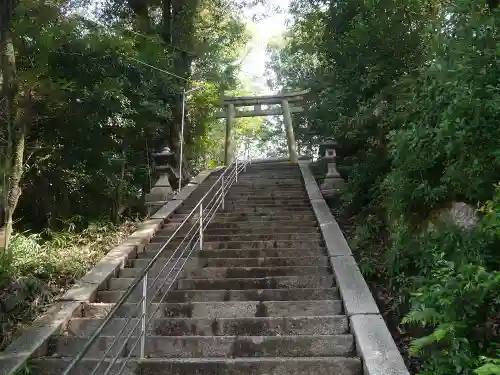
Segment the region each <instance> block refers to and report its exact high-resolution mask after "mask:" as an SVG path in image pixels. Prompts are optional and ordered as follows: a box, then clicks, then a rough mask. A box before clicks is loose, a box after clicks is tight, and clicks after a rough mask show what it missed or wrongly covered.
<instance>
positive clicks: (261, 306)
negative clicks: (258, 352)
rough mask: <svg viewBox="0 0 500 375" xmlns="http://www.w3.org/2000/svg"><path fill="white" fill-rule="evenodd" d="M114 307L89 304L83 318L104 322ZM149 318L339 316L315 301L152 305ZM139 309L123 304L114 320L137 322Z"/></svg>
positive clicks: (333, 307) (334, 305)
mask: <svg viewBox="0 0 500 375" xmlns="http://www.w3.org/2000/svg"><path fill="white" fill-rule="evenodd" d="M113 306H114V304H113V303H90V304H87V305H86V306H85V307H84V313H85V318H99V319H102V318H104V317H105V316H106V315H107V314H108V313H109V311H110V310H111V309H112V308H113ZM148 311H149V313H148V314H149V315H148V317H151V316H152V315H154V317H155V318H206V319H215V318H251V317H266V316H271V317H277V316H330V315H340V314H342V302H341V301H340V300H322V301H318V300H314V301H311V300H309V301H224V302H186V303H153V304H151V305H150V306H149V310H148ZM140 315H141V306H138V305H137V304H136V303H125V304H124V305H122V306H120V308H119V309H118V311H117V313H116V315H115V317H117V318H128V317H129V316H131V317H134V318H138V317H140Z"/></svg>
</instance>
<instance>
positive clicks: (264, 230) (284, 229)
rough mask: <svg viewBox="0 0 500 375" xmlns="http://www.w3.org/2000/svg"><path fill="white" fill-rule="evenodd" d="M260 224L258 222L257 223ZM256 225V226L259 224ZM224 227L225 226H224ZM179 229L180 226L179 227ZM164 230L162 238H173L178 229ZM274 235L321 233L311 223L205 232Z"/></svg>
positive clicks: (182, 233) (208, 230) (208, 232)
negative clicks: (295, 225) (294, 225)
mask: <svg viewBox="0 0 500 375" xmlns="http://www.w3.org/2000/svg"><path fill="white" fill-rule="evenodd" d="M257 223H258V222H257ZM257 223H256V224H257ZM222 225H224V224H222ZM177 227H178V226H177ZM166 228H172V227H166ZM166 228H164V229H162V230H161V232H158V233H161V235H162V236H171V235H172V234H174V233H175V230H176V229H166ZM189 229H190V228H188V227H187V226H186V227H185V228H181V230H180V231H179V232H178V233H177V234H176V237H177V236H179V237H181V236H185V235H186V234H187V233H188V232H189ZM273 233H304V234H310V233H319V227H318V226H317V224H316V223H314V222H311V224H310V225H302V226H301V225H299V224H298V223H297V227H293V226H291V225H288V226H271V227H269V226H262V225H259V226H254V227H252V226H247V227H230V226H226V227H220V228H217V227H214V226H213V225H208V226H207V228H206V229H205V231H204V234H205V235H206V236H211V235H234V234H273Z"/></svg>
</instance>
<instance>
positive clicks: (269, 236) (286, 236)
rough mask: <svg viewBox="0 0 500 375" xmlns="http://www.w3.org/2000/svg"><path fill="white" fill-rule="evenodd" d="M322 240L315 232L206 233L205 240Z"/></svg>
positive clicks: (160, 238) (164, 236) (158, 238)
mask: <svg viewBox="0 0 500 375" xmlns="http://www.w3.org/2000/svg"><path fill="white" fill-rule="evenodd" d="M171 235H172V234H171V233H167V232H164V231H160V232H158V233H157V234H156V235H155V236H154V237H153V238H152V239H151V242H152V243H157V242H161V243H164V242H167V241H168V240H169V239H170V237H171ZM181 238H182V235H176V236H175V237H174V239H173V241H172V243H177V244H178V243H179V242H180V239H181ZM321 238H322V236H321V234H320V233H318V232H317V231H313V232H312V233H311V232H309V233H304V232H287V233H264V234H260V233H248V234H210V233H204V237H203V240H204V241H205V242H216V241H217V242H234V241H244V242H247V241H292V240H300V241H303V240H308V241H311V240H316V241H320V240H321Z"/></svg>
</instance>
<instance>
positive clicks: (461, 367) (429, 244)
mask: <svg viewBox="0 0 500 375" xmlns="http://www.w3.org/2000/svg"><path fill="white" fill-rule="evenodd" d="M481 211H482V212H483V213H484V217H483V218H482V220H481V223H480V225H478V226H477V227H476V228H475V229H473V230H471V231H467V230H461V229H457V228H448V229H447V230H440V231H431V232H428V233H426V234H425V235H422V236H420V237H416V236H415V244H414V246H411V248H410V249H409V250H408V251H406V252H404V254H402V255H401V257H405V258H410V261H409V262H408V263H413V264H414V265H416V267H415V268H414V269H412V270H410V269H408V268H404V269H403V268H401V269H399V270H398V271H399V276H404V278H405V279H406V283H403V282H401V285H405V287H406V290H408V291H409V292H411V297H410V303H411V310H410V312H409V313H408V314H407V315H406V317H405V318H404V320H403V323H407V324H418V325H420V326H422V327H425V328H431V329H432V332H431V333H430V334H429V335H425V336H423V337H419V338H417V339H415V340H414V341H413V343H412V346H411V350H410V354H412V355H414V356H418V357H420V358H421V359H422V360H423V362H424V364H425V366H424V368H425V370H424V371H423V372H421V375H431V374H432V375H448V374H463V375H469V374H471V375H472V374H473V373H474V371H473V370H474V369H476V368H478V367H479V369H478V370H477V371H476V372H475V373H476V374H478V373H479V374H489V373H492V374H495V372H491V371H493V370H492V369H495V368H496V370H495V371H499V370H500V367H499V366H498V364H495V363H494V362H489V363H487V364H484V365H482V366H481V364H482V362H483V357H489V358H495V357H496V356H497V355H498V354H499V352H498V350H499V348H500V332H499V318H500V261H499V258H498V248H499V246H500V232H499V230H498V228H499V227H500V220H499V218H500V188H498V189H497V194H496V197H495V198H494V199H493V200H491V201H488V202H487V203H486V204H485V205H484V206H483V208H482V210H481ZM417 238H418V240H417ZM417 248H419V249H420V251H419V252H417V253H415V250H416V249H417ZM399 250H402V249H401V248H399ZM396 251H397V250H396ZM418 259H420V260H421V261H420V262H417V260H418ZM400 281H401V280H400ZM487 371H490V372H487ZM497 373H498V372H497Z"/></svg>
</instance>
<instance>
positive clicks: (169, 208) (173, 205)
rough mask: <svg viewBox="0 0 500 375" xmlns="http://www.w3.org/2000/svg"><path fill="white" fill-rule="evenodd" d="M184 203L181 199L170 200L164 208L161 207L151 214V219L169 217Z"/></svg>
mask: <svg viewBox="0 0 500 375" xmlns="http://www.w3.org/2000/svg"><path fill="white" fill-rule="evenodd" d="M181 204H182V201H181V200H173V201H170V202H168V203H167V204H166V205H164V206H163V207H162V208H160V209H159V210H158V211H156V213H154V214H153V215H152V216H151V219H167V218H168V217H169V216H170V215H172V214H173V213H174V211H175V210H176V209H177V208H179V207H180V205H181Z"/></svg>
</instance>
